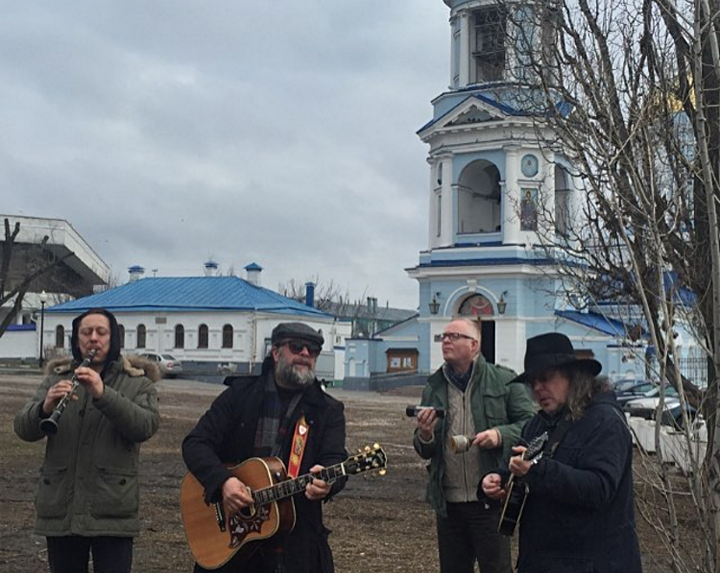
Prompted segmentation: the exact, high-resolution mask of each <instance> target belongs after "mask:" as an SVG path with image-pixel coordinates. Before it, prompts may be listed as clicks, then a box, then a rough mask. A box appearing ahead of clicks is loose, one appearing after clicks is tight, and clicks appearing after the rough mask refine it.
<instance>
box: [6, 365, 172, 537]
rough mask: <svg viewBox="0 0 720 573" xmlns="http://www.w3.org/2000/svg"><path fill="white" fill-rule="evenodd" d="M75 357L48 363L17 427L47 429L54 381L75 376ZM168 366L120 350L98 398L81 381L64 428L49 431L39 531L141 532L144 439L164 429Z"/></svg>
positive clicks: (33, 431)
mask: <svg viewBox="0 0 720 573" xmlns="http://www.w3.org/2000/svg"><path fill="white" fill-rule="evenodd" d="M76 367H77V364H76V363H74V362H73V361H72V359H70V358H66V359H61V360H57V361H53V362H51V363H50V364H48V367H47V371H46V374H47V376H46V378H45V380H44V381H43V383H42V385H41V386H40V388H39V389H38V390H37V392H36V393H35V395H34V396H33V398H32V399H31V400H30V401H29V402H28V403H27V404H26V405H25V406H24V407H23V409H22V410H21V411H20V413H19V414H18V415H17V416H16V417H15V433H16V434H17V435H18V436H19V437H20V438H21V439H23V440H26V441H28V442H34V441H37V440H40V439H42V438H44V437H45V435H44V434H43V432H42V431H41V430H40V427H39V424H40V419H41V414H42V404H43V401H44V400H45V395H46V394H47V391H48V389H49V388H50V387H51V386H53V385H54V384H56V383H57V382H58V381H60V380H69V379H70V378H71V377H72V373H73V371H74V369H75V368H76ZM160 378H161V374H160V372H159V370H158V368H157V366H155V365H154V364H152V363H150V362H148V361H146V360H144V359H142V358H138V357H134V356H133V357H130V358H129V359H128V358H123V357H120V358H119V359H118V360H116V361H115V362H112V363H111V364H109V365H108V366H107V368H106V370H105V373H104V375H103V382H104V384H105V390H104V392H103V395H102V397H101V398H100V399H98V400H93V399H92V398H91V396H90V394H89V392H86V391H85V388H84V387H83V386H82V385H79V387H78V390H77V398H78V399H77V400H71V401H69V402H68V405H67V407H66V408H65V411H64V412H63V414H62V416H61V418H60V420H59V423H58V431H57V433H56V434H55V435H53V436H48V441H47V446H46V448H45V463H44V464H43V467H42V468H41V470H40V481H39V484H38V489H37V495H36V499H35V506H36V510H37V521H36V524H35V532H36V533H37V534H38V535H44V536H51V537H52V536H64V535H83V536H88V537H94V536H101V535H103V536H115V537H134V536H136V535H137V534H138V533H139V532H140V522H139V518H138V504H139V489H138V465H139V454H140V442H144V441H145V440H147V439H149V438H150V437H151V436H152V435H153V434H154V433H155V432H156V431H157V429H158V425H159V423H160V414H159V412H158V398H157V391H156V388H155V384H154V382H155V381H157V380H159V379H160Z"/></svg>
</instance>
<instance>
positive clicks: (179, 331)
mask: <svg viewBox="0 0 720 573" xmlns="http://www.w3.org/2000/svg"><path fill="white" fill-rule="evenodd" d="M175 348H185V328H184V327H183V325H182V324H178V325H177V326H176V327H175Z"/></svg>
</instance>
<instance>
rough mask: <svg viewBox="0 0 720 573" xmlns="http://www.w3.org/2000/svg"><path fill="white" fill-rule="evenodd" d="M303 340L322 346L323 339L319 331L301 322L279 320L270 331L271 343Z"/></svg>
mask: <svg viewBox="0 0 720 573" xmlns="http://www.w3.org/2000/svg"><path fill="white" fill-rule="evenodd" d="M290 339H292V340H304V341H305V342H312V343H314V344H317V345H318V346H322V345H323V342H325V339H324V338H323V335H322V334H320V332H319V331H317V330H315V329H313V328H311V327H309V326H308V325H307V324H303V323H302V322H281V323H280V324H278V325H277V326H276V327H275V328H273V331H272V339H271V341H272V343H273V344H277V343H278V342H282V341H283V340H290Z"/></svg>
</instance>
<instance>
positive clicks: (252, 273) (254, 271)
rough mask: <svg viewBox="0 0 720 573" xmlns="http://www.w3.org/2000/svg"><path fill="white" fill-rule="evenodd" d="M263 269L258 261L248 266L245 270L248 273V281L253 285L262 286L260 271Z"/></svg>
mask: <svg viewBox="0 0 720 573" xmlns="http://www.w3.org/2000/svg"><path fill="white" fill-rule="evenodd" d="M262 270H263V268H262V267H261V266H260V265H258V264H257V263H250V264H249V265H248V266H246V267H245V272H246V273H247V282H249V283H250V284H251V285H255V286H260V273H261V272H262Z"/></svg>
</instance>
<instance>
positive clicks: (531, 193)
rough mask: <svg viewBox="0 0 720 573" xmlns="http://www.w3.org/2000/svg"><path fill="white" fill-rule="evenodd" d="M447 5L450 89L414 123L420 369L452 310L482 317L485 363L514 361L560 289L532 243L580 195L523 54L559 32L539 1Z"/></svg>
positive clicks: (555, 225)
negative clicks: (420, 187)
mask: <svg viewBox="0 0 720 573" xmlns="http://www.w3.org/2000/svg"><path fill="white" fill-rule="evenodd" d="M443 1H444V2H445V4H446V5H447V6H448V7H449V8H450V32H451V38H452V41H451V58H450V61H451V66H450V87H449V90H448V91H446V92H444V93H442V94H440V95H439V96H438V97H436V98H435V99H434V100H433V102H432V104H433V110H434V113H433V118H432V119H431V120H430V121H429V122H428V123H427V124H426V125H425V126H423V127H422V128H421V129H420V130H419V131H418V136H419V137H420V138H421V139H422V141H423V142H425V143H427V144H428V145H429V147H430V150H429V153H428V164H429V166H430V185H429V224H428V244H427V250H425V251H422V252H421V253H420V259H419V262H418V265H417V266H416V267H414V268H412V269H409V270H408V272H409V274H410V276H411V277H413V278H415V279H417V280H418V282H419V288H420V319H419V320H420V321H425V322H427V323H428V324H429V333H428V343H429V344H430V352H429V353H427V354H429V355H430V364H424V365H420V367H421V368H423V367H426V368H427V369H428V370H432V369H433V368H434V367H437V365H438V364H439V363H440V362H441V361H442V358H441V356H440V348H439V345H437V344H433V340H434V337H435V336H436V335H437V334H439V333H440V332H442V329H443V327H444V326H445V324H447V321H448V319H449V318H450V317H451V316H456V315H458V314H461V315H480V316H481V317H482V319H483V324H484V326H483V329H484V330H483V354H484V355H485V357H486V358H487V359H488V360H490V361H491V362H497V363H500V364H506V365H508V366H512V367H514V368H516V367H518V366H520V367H521V366H522V364H521V363H520V364H518V356H517V354H516V352H517V349H522V348H524V344H525V339H526V337H527V334H528V324H530V323H531V322H532V321H534V320H538V319H540V318H541V317H542V318H543V319H547V318H548V308H547V307H548V306H549V312H550V313H552V309H553V306H554V295H553V293H554V291H555V288H556V286H555V284H554V281H553V280H552V278H549V275H548V273H547V272H545V270H546V269H544V267H546V266H547V265H546V263H547V261H543V257H542V256H541V255H539V253H538V250H537V249H534V248H533V247H534V246H536V245H537V244H538V242H539V239H540V236H548V235H553V234H560V235H562V233H563V225H564V224H565V223H566V222H567V215H566V214H567V213H568V212H570V209H571V202H572V200H573V196H574V195H575V194H576V190H575V188H574V182H573V180H572V177H571V176H570V172H571V171H570V166H569V164H568V162H567V160H566V158H564V157H563V156H562V154H561V152H560V151H559V150H557V149H550V148H549V147H548V146H546V145H544V144H543V143H542V142H541V141H540V139H539V138H538V129H542V127H541V126H542V124H541V123H540V122H541V119H542V113H543V111H542V109H541V108H540V107H539V106H538V102H544V101H545V98H544V97H542V98H538V97H536V96H537V94H536V93H535V92H534V90H533V88H532V87H531V86H532V85H533V83H535V82H534V79H533V74H534V73H535V72H534V66H532V65H531V62H532V61H533V58H531V57H530V56H531V55H532V54H535V53H538V52H539V51H541V50H542V48H543V45H544V44H545V43H547V42H550V41H553V39H554V29H553V26H552V25H548V24H546V25H543V26H540V25H539V22H543V21H544V20H543V19H542V18H540V19H538V18H537V11H538V10H547V9H548V8H547V3H545V2H537V3H535V4H533V3H528V2H522V3H516V2H502V1H500V2H498V1H497V0H443ZM548 214H549V215H550V216H548ZM520 362H521V360H520Z"/></svg>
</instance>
